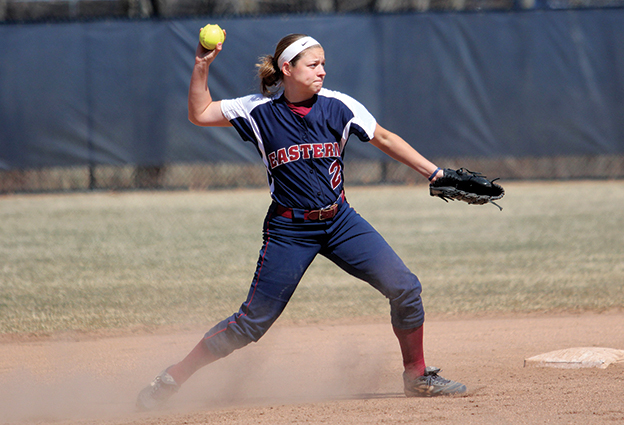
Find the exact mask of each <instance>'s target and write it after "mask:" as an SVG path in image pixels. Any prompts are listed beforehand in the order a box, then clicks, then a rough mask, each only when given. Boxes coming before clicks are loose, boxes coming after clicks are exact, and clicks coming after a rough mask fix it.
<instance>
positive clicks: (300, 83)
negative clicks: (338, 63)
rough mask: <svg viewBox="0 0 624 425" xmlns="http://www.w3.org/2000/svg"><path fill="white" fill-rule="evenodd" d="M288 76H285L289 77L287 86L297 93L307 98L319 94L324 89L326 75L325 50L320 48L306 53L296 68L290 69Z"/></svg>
mask: <svg viewBox="0 0 624 425" xmlns="http://www.w3.org/2000/svg"><path fill="white" fill-rule="evenodd" d="M288 74H289V75H288ZM288 74H285V75H287V76H288V83H287V85H289V86H290V87H291V88H292V89H293V90H296V92H297V93H299V94H300V95H303V96H305V95H307V96H308V97H307V98H310V97H312V96H314V95H315V94H317V93H318V92H319V91H321V88H323V81H324V80H325V74H326V73H325V51H324V50H323V48H322V47H320V46H319V47H313V48H311V49H308V50H306V51H304V52H303V54H302V56H301V58H299V60H298V61H297V63H296V64H295V66H289V67H288ZM285 82H286V81H285ZM304 100H305V99H304Z"/></svg>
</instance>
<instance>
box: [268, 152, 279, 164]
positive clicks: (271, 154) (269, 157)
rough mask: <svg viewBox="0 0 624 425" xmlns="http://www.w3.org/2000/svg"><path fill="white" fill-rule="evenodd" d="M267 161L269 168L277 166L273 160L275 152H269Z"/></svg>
mask: <svg viewBox="0 0 624 425" xmlns="http://www.w3.org/2000/svg"><path fill="white" fill-rule="evenodd" d="M268 159H269V165H270V166H271V168H275V167H277V165H278V164H277V161H276V159H275V152H271V153H270V154H269V155H268Z"/></svg>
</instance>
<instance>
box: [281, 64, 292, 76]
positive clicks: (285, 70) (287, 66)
mask: <svg viewBox="0 0 624 425" xmlns="http://www.w3.org/2000/svg"><path fill="white" fill-rule="evenodd" d="M282 74H284V75H287V76H289V77H290V76H292V71H291V65H290V62H284V65H282Z"/></svg>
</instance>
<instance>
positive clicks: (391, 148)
mask: <svg viewBox="0 0 624 425" xmlns="http://www.w3.org/2000/svg"><path fill="white" fill-rule="evenodd" d="M370 143H371V144H372V145H373V146H375V147H376V148H378V149H380V150H381V151H382V152H384V153H385V154H386V155H388V156H390V157H391V158H394V159H396V160H397V161H399V162H402V163H403V164H405V165H407V166H408V167H411V168H413V169H414V170H416V171H417V172H418V173H420V174H422V175H423V176H425V177H426V178H429V177H430V176H431V175H432V174H433V173H434V172H435V170H436V169H437V168H438V167H436V166H435V165H434V164H433V163H432V162H431V161H429V160H428V159H427V158H425V157H424V156H422V155H421V154H420V153H419V152H418V151H417V150H416V149H414V148H413V147H412V146H411V145H410V144H409V143H407V142H406V141H405V140H403V138H401V136H399V135H397V134H395V133H393V132H391V131H389V130H386V129H385V128H383V127H382V126H380V125H379V124H377V127H376V128H375V136H374V137H373V138H372V139H371V140H370ZM443 173H444V172H443V171H442V170H438V172H437V173H436V175H435V178H434V179H433V180H435V179H436V178H438V177H441V176H442V175H443Z"/></svg>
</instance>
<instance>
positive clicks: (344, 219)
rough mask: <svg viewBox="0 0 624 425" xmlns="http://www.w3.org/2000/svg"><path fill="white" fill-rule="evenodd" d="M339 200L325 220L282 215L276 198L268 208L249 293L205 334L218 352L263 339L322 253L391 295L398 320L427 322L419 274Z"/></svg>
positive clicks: (405, 324)
mask: <svg viewBox="0 0 624 425" xmlns="http://www.w3.org/2000/svg"><path fill="white" fill-rule="evenodd" d="M338 202H339V204H340V205H339V210H338V213H337V214H336V216H335V217H334V218H333V219H330V220H326V221H308V220H305V221H304V220H294V219H293V218H286V217H283V216H280V215H277V214H276V212H275V207H276V204H275V203H274V204H273V205H272V206H271V208H269V212H268V213H267V216H266V218H265V221H264V229H263V245H262V248H261V250H260V255H259V258H258V264H257V267H256V271H255V274H254V277H253V281H252V284H251V288H250V289H249V294H248V295H247V299H246V300H245V302H244V303H243V304H242V305H241V307H240V310H239V311H238V312H237V313H236V314H234V315H232V316H230V317H228V318H227V319H225V320H223V321H221V322H220V323H218V324H217V325H216V326H215V327H213V328H212V329H211V330H210V331H208V332H207V333H206V335H205V337H204V342H205V344H206V346H207V347H208V349H209V350H210V351H211V352H212V353H213V354H214V355H215V356H218V357H225V356H227V355H228V354H230V353H231V352H232V351H234V350H236V349H238V348H242V347H244V346H245V345H247V344H249V343H250V342H253V341H258V340H259V339H260V338H261V337H262V335H264V334H265V333H266V331H267V330H268V329H269V328H270V327H271V325H272V324H273V323H274V322H275V321H276V320H277V318H278V317H279V316H280V314H281V313H282V311H284V308H285V307H286V304H288V301H289V300H290V297H291V296H292V295H293V293H294V292H295V289H296V288H297V285H298V284H299V281H300V280H301V278H302V277H303V274H304V273H305V271H306V270H307V268H308V266H309V265H310V264H311V263H312V261H313V260H314V258H315V257H316V256H317V255H318V254H321V255H323V256H325V257H327V258H328V259H329V260H331V261H332V262H334V263H335V264H337V265H338V266H339V267H341V268H342V269H343V270H345V271H346V272H347V273H350V274H351V275H353V276H355V277H357V278H359V279H362V280H364V281H366V282H368V283H369V284H370V285H372V286H373V287H374V288H375V289H377V290H378V291H379V292H381V293H382V294H383V295H384V296H385V297H386V298H387V299H388V300H389V303H390V314H391V320H392V325H393V326H395V327H398V328H401V329H412V328H417V327H419V326H421V325H422V324H423V322H424V310H423V306H422V301H421V297H420V294H421V289H422V288H421V284H420V281H419V280H418V278H417V277H416V275H414V274H413V273H412V272H410V270H409V269H408V268H407V266H406V265H405V264H404V263H403V261H402V260H401V259H400V258H399V256H398V255H397V254H396V253H395V252H394V250H393V249H392V248H391V247H390V245H388V243H387V242H386V241H385V239H384V238H383V237H382V236H381V235H380V234H379V233H378V232H377V231H376V230H375V229H374V228H373V227H372V226H371V225H370V224H369V223H368V222H367V221H366V220H364V218H362V217H361V216H360V215H359V214H358V213H357V212H356V211H355V210H354V209H353V208H351V206H350V205H349V204H348V202H347V201H346V200H345V199H344V198H343V197H341V199H340V200H339V201H338Z"/></svg>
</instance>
